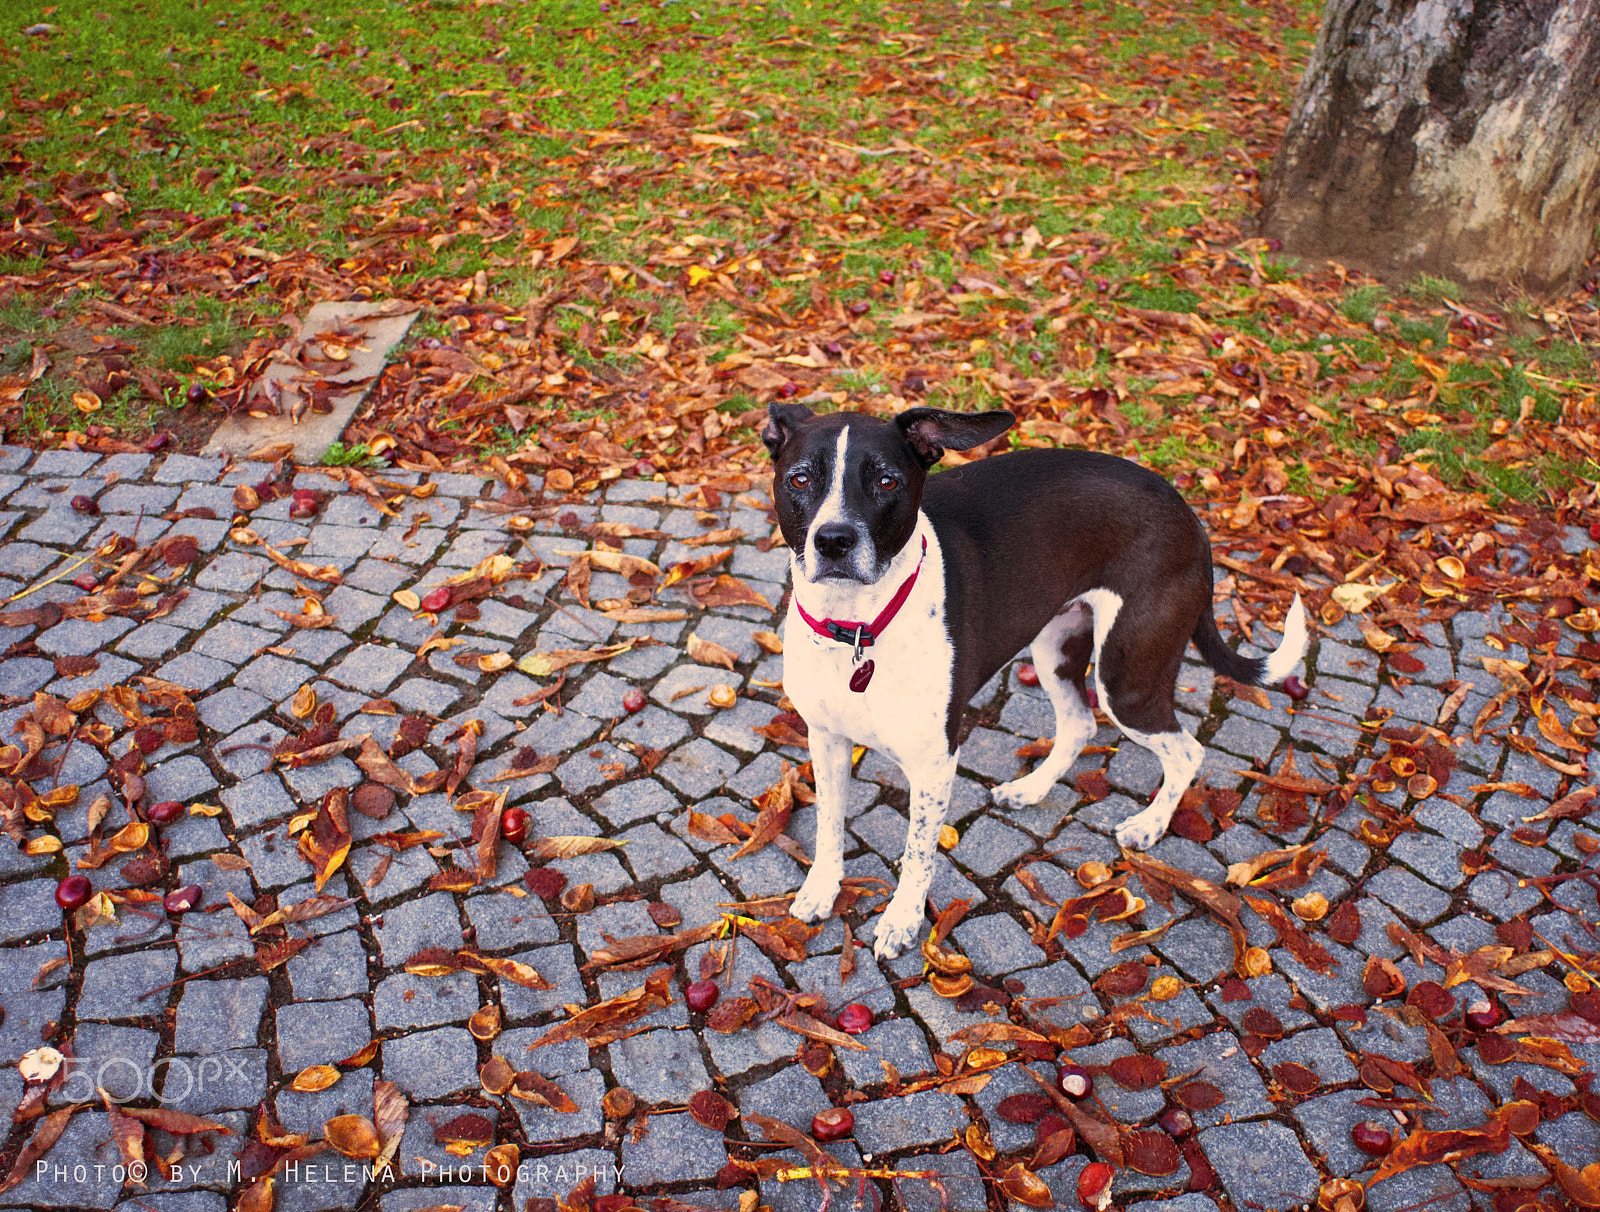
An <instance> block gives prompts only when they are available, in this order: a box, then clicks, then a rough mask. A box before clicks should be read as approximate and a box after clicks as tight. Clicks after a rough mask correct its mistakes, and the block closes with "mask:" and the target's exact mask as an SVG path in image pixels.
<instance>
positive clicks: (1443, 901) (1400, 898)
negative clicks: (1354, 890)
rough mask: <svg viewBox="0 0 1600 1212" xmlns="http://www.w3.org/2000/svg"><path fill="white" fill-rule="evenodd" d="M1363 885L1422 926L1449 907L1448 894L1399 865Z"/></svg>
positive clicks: (1442, 913)
mask: <svg viewBox="0 0 1600 1212" xmlns="http://www.w3.org/2000/svg"><path fill="white" fill-rule="evenodd" d="M1390 850H1391V851H1392V850H1393V847H1392V846H1391V847H1390ZM1366 888H1367V891H1368V892H1370V893H1371V894H1372V895H1373V896H1375V897H1377V898H1378V899H1379V900H1381V901H1382V902H1383V903H1384V904H1386V905H1388V906H1389V908H1391V909H1393V910H1394V911H1395V912H1396V913H1398V914H1399V915H1400V916H1401V917H1403V918H1406V919H1408V920H1409V921H1412V922H1415V923H1417V924H1420V925H1424V926H1426V925H1430V924H1431V923H1433V922H1436V921H1438V920H1439V918H1441V917H1442V916H1444V914H1445V913H1446V912H1447V911H1448V910H1449V908H1450V897H1449V894H1448V893H1444V892H1441V891H1439V889H1437V888H1434V887H1432V886H1430V885H1428V884H1425V883H1423V882H1422V881H1421V880H1419V879H1418V878H1417V877H1416V876H1414V875H1412V874H1411V873H1410V872H1409V871H1406V870H1404V869H1403V868H1400V867H1388V868H1385V869H1384V870H1382V871H1380V872H1378V873H1377V874H1376V875H1374V876H1373V877H1372V878H1371V879H1369V880H1368V881H1367V884H1366Z"/></svg>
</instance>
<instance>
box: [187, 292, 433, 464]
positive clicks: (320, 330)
mask: <svg viewBox="0 0 1600 1212" xmlns="http://www.w3.org/2000/svg"><path fill="white" fill-rule="evenodd" d="M402 306H409V305H407V304H401V303H399V302H398V301H394V300H391V301H388V302H383V303H368V302H357V301H351V302H342V303H318V304H316V306H314V307H312V309H311V310H310V311H309V312H307V313H306V318H305V323H304V324H303V325H302V326H301V328H300V337H299V339H296V340H291V341H290V342H289V345H290V346H291V347H292V350H296V351H297V350H299V349H302V348H304V347H305V346H311V347H312V349H311V351H310V352H312V353H313V354H317V355H321V354H323V353H324V352H325V351H326V349H327V347H328V345H329V344H338V345H340V346H343V347H344V349H346V350H348V351H349V358H348V360H346V361H345V362H344V367H345V369H344V371H343V372H342V373H340V374H337V375H329V376H327V378H326V381H327V382H328V383H330V384H331V385H332V386H333V388H334V391H336V392H337V391H338V388H339V385H340V384H349V385H350V387H349V390H348V391H345V392H340V393H339V394H336V395H333V396H332V397H331V402H332V404H333V409H332V411H331V412H327V413H317V412H312V411H311V410H310V408H309V404H310V399H309V394H308V393H309V390H310V384H311V382H312V381H313V380H314V379H315V378H316V376H314V375H311V374H309V373H307V374H303V375H302V374H297V373H296V372H295V369H294V367H295V366H296V365H297V363H296V362H294V361H292V360H284V361H274V362H269V363H268V364H267V369H266V370H265V371H264V372H263V373H262V375H261V380H260V382H261V392H262V393H264V394H258V395H257V396H255V397H254V398H253V399H252V402H251V407H252V409H253V410H255V411H259V412H269V411H274V409H275V413H274V415H271V416H265V417H258V416H249V415H241V416H234V417H229V418H228V419H227V420H225V421H223V423H222V424H221V425H219V426H217V430H216V432H215V433H213V434H212V435H211V440H210V441H209V442H207V443H206V447H205V450H204V451H202V452H201V453H202V454H208V455H220V454H234V455H238V456H240V457H244V456H247V455H248V454H249V453H250V452H251V451H253V450H256V449H257V448H259V447H263V446H272V445H275V444H277V443H279V442H287V443H289V444H290V445H291V446H293V448H294V459H295V462H297V463H300V464H302V465H305V464H314V463H318V462H320V461H321V460H322V456H323V455H325V454H327V453H328V447H330V446H332V445H333V444H334V443H335V442H337V441H338V440H339V437H340V435H341V434H343V433H344V427H345V426H346V425H348V424H349V423H350V418H351V417H353V416H354V415H355V411H356V409H357V408H358V407H359V406H360V404H361V401H362V400H364V399H365V398H366V395H367V391H368V389H369V388H370V386H371V385H372V384H373V383H376V382H377V380H378V375H379V373H380V372H381V371H382V370H383V363H384V358H385V357H386V356H387V354H388V352H389V350H390V349H392V348H393V347H394V346H396V345H398V344H399V343H400V342H401V341H402V340H403V339H404V338H405V335H406V332H407V330H409V329H410V327H411V322H412V321H413V320H415V319H416V318H417V313H416V311H414V310H411V311H400V310H399V308H401V307H402ZM302 343H303V344H302ZM273 401H276V404H274V403H273ZM297 412H302V413H303V415H300V416H298V417H297V416H296V415H295V414H296V413H297Z"/></svg>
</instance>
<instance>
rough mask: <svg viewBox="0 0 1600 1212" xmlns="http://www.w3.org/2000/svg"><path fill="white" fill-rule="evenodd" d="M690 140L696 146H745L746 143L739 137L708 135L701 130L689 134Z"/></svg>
mask: <svg viewBox="0 0 1600 1212" xmlns="http://www.w3.org/2000/svg"><path fill="white" fill-rule="evenodd" d="M689 142H690V143H692V144H694V145H695V146H696V147H743V146H744V143H743V142H741V141H740V140H738V139H730V138H728V136H727V135H706V134H702V133H700V132H699V131H696V132H695V133H694V134H692V135H690V136H689Z"/></svg>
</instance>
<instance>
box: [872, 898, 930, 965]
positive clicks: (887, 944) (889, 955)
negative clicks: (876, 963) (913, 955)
mask: <svg viewBox="0 0 1600 1212" xmlns="http://www.w3.org/2000/svg"><path fill="white" fill-rule="evenodd" d="M921 929H922V913H921V911H920V908H919V907H918V906H916V905H912V906H910V907H909V908H908V907H906V906H902V905H900V904H898V903H897V901H894V900H891V901H890V902H889V907H888V908H887V909H885V910H884V911H883V913H882V914H881V915H880V916H879V918H878V925H877V929H876V932H875V934H874V935H873V943H872V954H873V955H874V956H876V957H877V958H878V959H881V960H891V959H895V958H896V957H898V956H899V955H901V954H902V953H903V952H904V951H905V949H906V948H907V947H909V946H911V944H912V943H914V942H915V941H916V938H917V934H918V932H919V931H921Z"/></svg>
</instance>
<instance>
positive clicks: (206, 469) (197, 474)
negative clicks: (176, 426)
mask: <svg viewBox="0 0 1600 1212" xmlns="http://www.w3.org/2000/svg"><path fill="white" fill-rule="evenodd" d="M222 468H223V460H222V459H220V458H201V457H198V456H195V455H183V454H174V455H168V456H167V457H166V458H165V459H163V460H162V461H161V466H160V467H158V468H156V470H155V474H154V475H153V476H151V479H153V480H154V481H155V482H156V483H157V484H187V483H191V482H198V483H201V484H214V483H216V482H217V480H218V478H219V477H220V476H221V475H222Z"/></svg>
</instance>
